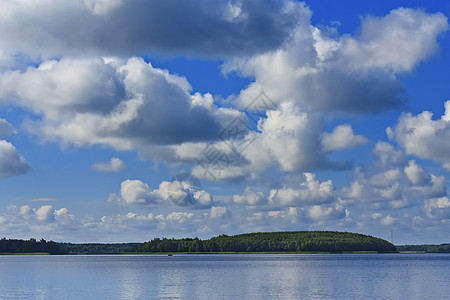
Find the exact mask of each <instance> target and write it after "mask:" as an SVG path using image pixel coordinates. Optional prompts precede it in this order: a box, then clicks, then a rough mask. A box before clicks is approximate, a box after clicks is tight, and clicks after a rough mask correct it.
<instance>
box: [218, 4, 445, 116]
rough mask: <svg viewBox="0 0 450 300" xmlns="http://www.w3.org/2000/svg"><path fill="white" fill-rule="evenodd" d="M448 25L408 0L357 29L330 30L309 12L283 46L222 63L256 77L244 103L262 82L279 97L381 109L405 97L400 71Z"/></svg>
mask: <svg viewBox="0 0 450 300" xmlns="http://www.w3.org/2000/svg"><path fill="white" fill-rule="evenodd" d="M447 29H448V24H447V18H446V17H445V16H444V15H443V14H440V13H436V14H427V13H425V12H423V11H421V10H414V9H406V8H400V9H397V10H392V11H391V12H390V13H389V14H388V15H386V16H384V17H372V16H368V17H365V18H363V19H362V23H361V31H360V34H359V35H357V36H350V35H348V34H346V35H343V36H338V37H331V36H327V33H326V32H324V31H321V30H320V29H318V28H315V27H313V26H311V25H310V23H309V20H306V21H305V20H304V21H303V22H299V23H298V26H297V27H296V28H295V29H294V32H293V34H292V38H291V39H289V40H286V42H285V43H284V44H283V46H282V47H280V48H279V49H277V50H274V51H269V52H266V53H263V54H261V55H255V56H253V57H251V58H236V59H234V60H231V61H228V62H226V64H225V66H224V71H225V72H229V71H232V70H236V71H238V72H240V73H242V74H243V75H244V76H251V77H255V79H256V80H255V82H253V83H251V84H250V85H249V86H248V87H247V89H245V90H244V91H242V92H241V94H240V97H239V102H240V103H241V104H242V106H243V107H244V106H246V104H248V103H250V102H251V101H252V100H253V99H254V98H255V97H256V95H257V94H258V93H259V92H260V91H261V90H264V91H265V92H266V93H267V94H268V95H270V97H271V98H272V99H273V100H274V101H276V102H278V103H281V102H283V101H287V100H289V101H290V100H294V101H296V102H297V103H299V104H301V105H302V106H303V107H309V108H312V109H315V110H320V111H330V110H331V111H342V112H346V113H365V114H370V113H376V112H380V111H383V110H386V109H391V108H395V107H399V106H400V105H401V104H402V103H403V102H404V101H405V99H404V98H403V96H402V93H403V85H402V83H401V82H400V81H399V80H398V79H397V78H396V74H397V73H400V72H407V71H410V70H411V69H412V68H413V67H414V66H416V65H418V64H419V63H420V62H421V61H423V60H425V59H427V58H428V57H429V56H430V55H431V54H432V53H433V52H435V51H436V49H437V43H436V39H437V36H438V35H439V34H441V33H442V32H444V31H446V30H447Z"/></svg>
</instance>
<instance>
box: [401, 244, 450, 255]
mask: <svg viewBox="0 0 450 300" xmlns="http://www.w3.org/2000/svg"><path fill="white" fill-rule="evenodd" d="M397 251H411V252H425V253H450V244H440V245H401V246H397Z"/></svg>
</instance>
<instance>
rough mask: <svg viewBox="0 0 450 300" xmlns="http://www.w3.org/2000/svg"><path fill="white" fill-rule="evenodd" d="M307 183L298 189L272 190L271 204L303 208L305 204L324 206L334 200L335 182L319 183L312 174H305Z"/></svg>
mask: <svg viewBox="0 0 450 300" xmlns="http://www.w3.org/2000/svg"><path fill="white" fill-rule="evenodd" d="M303 175H304V177H305V181H304V182H302V183H301V184H300V186H297V187H293V188H291V187H286V186H285V187H283V188H279V189H272V190H271V191H270V195H269V202H270V203H271V204H273V205H283V206H302V205H304V204H323V203H330V202H331V201H332V200H333V190H334V186H333V182H332V181H331V180H327V181H322V182H320V181H318V180H317V179H316V176H315V175H314V174H312V173H303Z"/></svg>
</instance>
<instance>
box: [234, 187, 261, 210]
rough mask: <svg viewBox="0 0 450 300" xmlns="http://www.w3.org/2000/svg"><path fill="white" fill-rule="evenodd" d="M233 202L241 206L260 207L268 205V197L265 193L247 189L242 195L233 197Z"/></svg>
mask: <svg viewBox="0 0 450 300" xmlns="http://www.w3.org/2000/svg"><path fill="white" fill-rule="evenodd" d="M233 201H234V202H235V203H237V204H240V205H247V206H258V205H262V204H265V203H267V197H266V196H264V193H263V192H260V191H253V190H251V188H250V187H246V188H245V190H244V192H243V193H242V195H238V194H236V195H233Z"/></svg>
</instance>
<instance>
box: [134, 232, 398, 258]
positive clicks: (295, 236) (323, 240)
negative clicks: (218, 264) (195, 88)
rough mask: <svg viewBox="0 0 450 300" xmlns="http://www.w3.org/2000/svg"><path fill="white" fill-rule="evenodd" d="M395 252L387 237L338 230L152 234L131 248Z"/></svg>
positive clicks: (135, 249)
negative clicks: (176, 236)
mask: <svg viewBox="0 0 450 300" xmlns="http://www.w3.org/2000/svg"><path fill="white" fill-rule="evenodd" d="M359 251H364V252H365V251H367V252H396V251H397V249H396V248H395V246H394V245H393V244H391V243H389V242H388V241H385V240H383V239H380V238H376V237H372V236H369V235H364V234H359V233H350V232H337V231H285V232H259V233H246V234H238V235H232V236H228V235H226V234H222V235H219V236H216V237H213V238H211V239H208V240H201V239H198V238H194V239H193V238H184V239H167V238H162V239H160V238H155V239H153V240H151V241H148V242H145V243H143V244H140V245H138V246H135V247H133V248H132V249H131V252H141V253H158V252H174V253H175V252H186V253H209V252H210V253H221V252H263V253H264V252H332V253H342V252H359Z"/></svg>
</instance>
